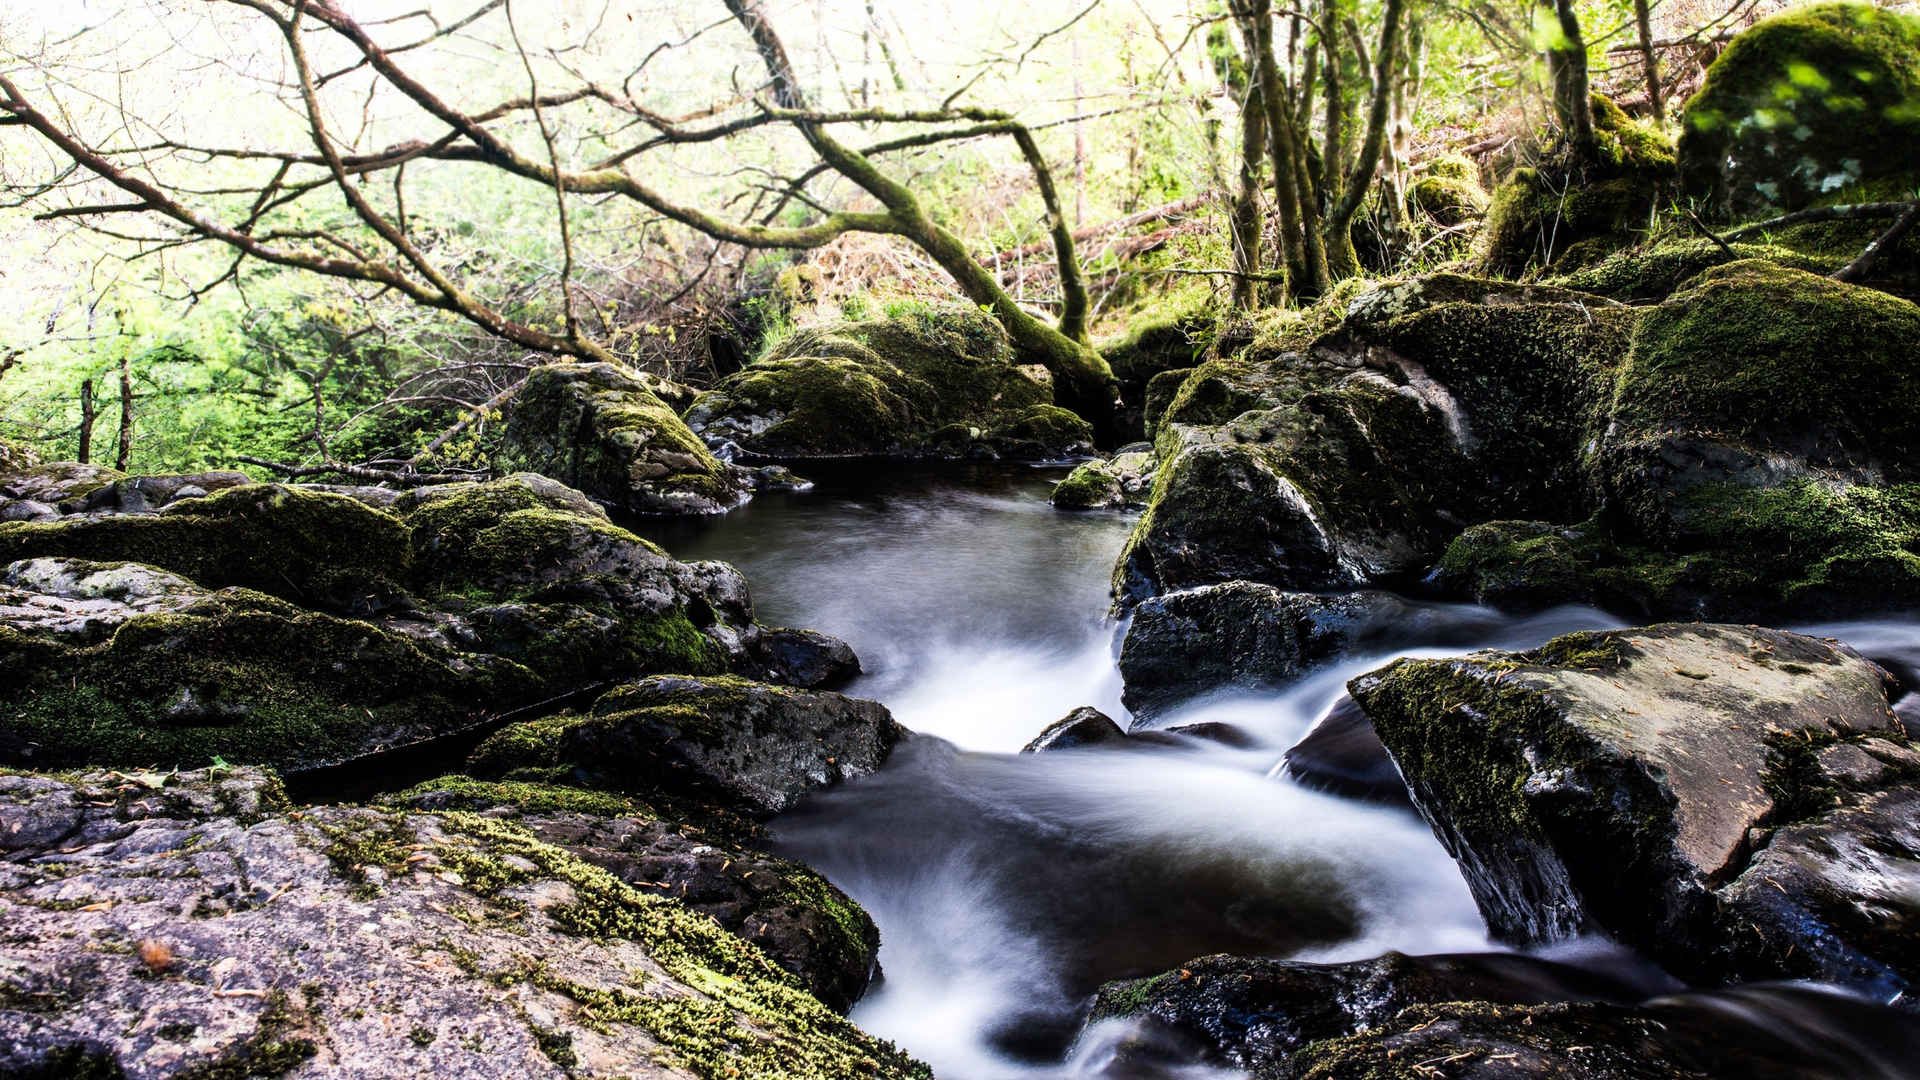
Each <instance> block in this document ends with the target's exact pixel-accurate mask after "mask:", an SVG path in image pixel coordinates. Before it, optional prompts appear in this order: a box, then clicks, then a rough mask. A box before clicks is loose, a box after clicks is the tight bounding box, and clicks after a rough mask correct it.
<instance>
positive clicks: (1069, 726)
mask: <svg viewBox="0 0 1920 1080" xmlns="http://www.w3.org/2000/svg"><path fill="white" fill-rule="evenodd" d="M1126 741H1127V733H1126V731H1124V730H1123V729H1122V728H1121V727H1120V725H1119V724H1118V723H1116V722H1115V721H1114V719H1113V717H1111V716H1108V715H1107V714H1106V713H1103V712H1101V711H1100V710H1099V709H1095V708H1092V707H1090V706H1086V705H1082V706H1081V707H1079V708H1077V709H1075V710H1073V711H1072V712H1070V713H1068V714H1067V715H1065V716H1063V717H1061V718H1060V719H1058V720H1055V721H1054V722H1053V723H1051V724H1048V725H1047V728H1046V730H1045V731H1042V732H1041V733H1040V734H1038V735H1035V736H1034V737H1033V741H1032V742H1029V743H1028V744H1027V745H1025V746H1023V747H1021V748H1020V752H1021V753H1023V754H1034V753H1039V752H1040V751H1042V750H1074V749H1078V748H1079V747H1083V746H1114V745H1118V744H1122V743H1125V742H1126Z"/></svg>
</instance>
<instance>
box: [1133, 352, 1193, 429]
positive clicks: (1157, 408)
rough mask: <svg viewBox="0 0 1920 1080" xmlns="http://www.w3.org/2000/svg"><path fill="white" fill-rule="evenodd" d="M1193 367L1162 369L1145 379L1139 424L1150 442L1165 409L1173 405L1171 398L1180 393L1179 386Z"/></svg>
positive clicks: (1164, 417) (1183, 383) (1184, 381)
mask: <svg viewBox="0 0 1920 1080" xmlns="http://www.w3.org/2000/svg"><path fill="white" fill-rule="evenodd" d="M1193 371H1194V369H1193V368H1173V369H1171V370H1168V371H1162V372H1160V373H1159V374H1157V375H1155V376H1154V377H1153V378H1151V379H1148V380H1147V390H1146V396H1145V398H1144V399H1143V400H1142V403H1141V407H1140V417H1141V426H1142V429H1143V431H1144V434H1145V435H1146V437H1147V440H1148V441H1149V442H1151V441H1152V440H1153V439H1154V437H1155V435H1156V434H1157V433H1158V432H1159V430H1160V422H1161V421H1162V420H1164V419H1166V415H1167V410H1168V409H1169V408H1171V407H1172V406H1173V399H1174V398H1176V397H1178V396H1179V395H1180V388H1181V387H1182V386H1184V385H1186V382H1187V378H1188V377H1189V376H1191V375H1192V374H1193Z"/></svg>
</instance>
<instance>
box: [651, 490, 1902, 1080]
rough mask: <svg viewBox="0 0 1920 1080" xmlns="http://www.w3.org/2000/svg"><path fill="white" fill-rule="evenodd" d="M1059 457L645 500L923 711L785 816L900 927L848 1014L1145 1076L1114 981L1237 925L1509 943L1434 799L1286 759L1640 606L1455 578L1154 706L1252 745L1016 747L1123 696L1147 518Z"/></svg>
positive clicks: (875, 1027)
mask: <svg viewBox="0 0 1920 1080" xmlns="http://www.w3.org/2000/svg"><path fill="white" fill-rule="evenodd" d="M1059 475H1060V473H1059V470H1037V469H1019V468H1007V467H977V468H953V469H948V470H940V471H934V472H928V471H926V470H919V471H915V472H900V473H894V474H882V475H880V476H877V477H876V476H875V475H874V471H873V469H872V467H871V466H865V467H863V469H862V470H861V472H860V474H859V476H858V479H857V480H854V479H851V478H849V479H847V480H840V479H837V478H836V477H834V476H833V475H832V474H831V473H827V474H823V475H817V476H816V479H817V480H818V481H819V487H818V488H817V489H816V490H814V491H812V492H810V493H806V494H779V495H763V496H761V497H759V498H757V499H756V500H755V501H754V502H753V503H752V504H750V505H749V506H747V507H745V508H743V509H741V510H737V511H734V512H733V513H732V514H729V515H727V516H726V517H724V518H719V519H714V520H710V521H675V522H656V523H652V524H650V525H649V527H648V532H649V533H650V534H651V535H652V536H653V537H654V538H655V539H658V540H660V541H661V542H662V543H663V544H664V545H665V546H667V547H668V549H669V550H671V551H672V552H673V554H674V555H676V556H677V557H679V558H682V559H707V558H714V559H724V560H726V561H728V562H731V563H733V564H734V565H736V566H738V567H739V568H740V569H741V570H742V571H743V572H744V573H745V574H746V575H747V577H748V580H749V581H750V583H751V584H752V587H753V595H754V599H755V603H756V607H757V609H758V613H759V617H760V619H761V621H763V622H765V623H768V624H770V625H793V626H807V627H812V628H814V629H818V630H822V631H825V632H828V633H831V634H836V635H838V636H840V637H843V638H845V639H846V640H847V641H849V642H850V643H852V645H853V646H854V648H855V650H856V651H857V652H858V653H859V655H860V657H861V660H862V663H863V665H864V667H865V672H866V673H865V674H864V675H862V676H861V677H860V679H859V680H858V681H857V682H855V683H854V684H853V685H852V686H851V687H849V688H848V689H847V692H848V693H850V694H853V695H856V696H860V697H869V698H873V699H876V700H878V701H881V702H883V703H885V704H886V705H887V706H888V707H889V708H890V709H891V710H892V711H893V713H894V715H895V716H896V717H897V718H898V719H899V720H900V721H901V722H902V723H903V724H905V725H906V726H907V727H908V728H910V729H911V730H913V731H914V732H915V733H916V735H917V737H916V738H914V739H912V740H910V741H909V742H907V743H905V744H903V745H902V747H901V748H900V749H899V750H897V751H896V752H895V754H894V756H893V759H892V760H891V762H890V763H889V764H888V765H887V767H886V768H885V769H884V770H882V771H881V772H880V773H879V774H878V775H875V776H872V777H868V778H864V779H862V780H859V781H856V782H853V783H850V784H846V785H843V786H841V787H839V788H837V789H834V790H831V791H828V792H825V793H823V794H820V795H817V796H815V797H814V798H812V799H810V800H809V801H808V802H807V803H806V804H804V805H803V806H802V807H801V808H800V809H799V810H797V811H795V812H794V813H792V814H790V815H788V816H786V817H785V818H783V819H781V820H780V821H778V822H776V823H775V826H774V831H775V836H776V840H777V843H778V845H779V847H780V849H781V851H782V852H783V853H784V854H787V855H790V856H792V857H795V858H798V859H801V860H803V861H805V862H807V863H809V864H811V865H813V866H814V867H816V868H818V869H819V870H821V871H822V872H823V873H825V874H826V875H827V876H828V877H829V878H830V879H831V880H833V881H834V883H835V884H837V885H839V886H840V887H841V888H842V889H844V890H845V891H846V892H848V893H849V894H850V895H852V896H853V897H854V898H855V899H856V900H858V901H859V902H860V903H861V904H862V905H863V906H864V907H865V908H866V909H867V911H869V912H870V913H871V914H872V916H873V918H874V920H875V922H876V923H878V924H879V927H880V931H881V936H882V947H881V952H880V962H881V966H882V969H883V972H884V977H883V979H882V980H881V981H880V982H878V983H877V984H876V985H875V987H874V988H873V990H871V991H870V992H869V994H868V996H867V997H866V998H865V999H864V1000H863V1001H862V1002H861V1003H860V1005H859V1006H858V1007H857V1008H856V1009H855V1011H854V1014H853V1015H854V1019H855V1020H856V1021H857V1022H858V1023H859V1024H860V1025H861V1026H862V1027H864V1028H865V1029H867V1030H869V1031H871V1032H873V1033H875V1034H877V1035H880V1036H882V1037H885V1038H889V1039H893V1040H895V1041H896V1042H898V1043H900V1044H902V1045H903V1046H904V1047H906V1048H907V1049H908V1050H910V1051H911V1052H912V1053H914V1054H915V1055H916V1056H918V1057H920V1058H922V1059H923V1060H926V1061H928V1062H929V1063H931V1064H932V1065H933V1066H934V1068H935V1071H936V1073H937V1074H938V1075H940V1076H942V1077H945V1078H949V1080H998V1078H1002V1077H1022V1076H1029V1077H1067V1076H1096V1075H1099V1076H1109V1075H1112V1076H1119V1075H1128V1076H1132V1075H1141V1073H1140V1072H1139V1071H1138V1069H1139V1067H1138V1066H1134V1065H1123V1064H1121V1062H1122V1061H1123V1058H1124V1055H1119V1054H1117V1053H1116V1049H1115V1047H1116V1045H1117V1044H1118V1043H1119V1042H1123V1041H1124V1039H1125V1032H1116V1031H1114V1030H1112V1029H1111V1028H1105V1029H1095V1030H1092V1031H1090V1032H1089V1033H1088V1035H1087V1036H1085V1037H1083V1038H1081V1039H1080V1041H1079V1044H1078V1045H1077V1046H1074V1045H1073V1037H1074V1033H1075V1032H1076V1031H1077V1030H1078V1028H1079V1024H1080V1018H1081V1016H1082V1014H1083V1012H1084V1009H1085V1006H1086V1004H1087V1001H1088V998H1089V996H1090V995H1091V993H1092V991H1093V990H1094V989H1096V988H1097V987H1098V986H1099V984H1100V983H1101V982H1103V981H1106V980H1108V979H1113V978H1120V977H1126V976H1133V975H1141V974H1149V973H1154V972H1158V971H1162V970H1166V969H1167V968H1170V967H1172V966H1174V965H1177V964H1179V963H1180V962H1182V961H1184V960H1187V959H1190V958H1192V957H1196V956H1201V955H1204V954H1207V953H1214V952H1235V953H1242V954H1250V955H1265V956H1286V957H1294V958H1299V959H1310V960H1347V959H1364V958H1367V957H1372V956H1376V955H1378V954H1379V953H1381V952H1383V951H1385V950H1388V949H1398V950H1401V951H1403V952H1409V953H1423V952H1461V951H1478V950H1487V949H1494V948H1498V946H1496V945H1494V944H1493V943H1491V942H1490V941H1489V940H1488V939H1487V936H1486V932H1485V928H1484V926H1483V924H1482V922H1481V920H1480V917H1479V915H1478V913H1477V912H1476V910H1475V908H1474V904H1473V901H1472V898H1471V897H1470V895H1469V894H1468V892H1467V889H1466V886H1465V884H1464V883H1463V882H1462V880H1461V878H1460V875H1459V873H1458V872H1457V870H1456V869H1455V867H1454V864H1453V861H1452V860H1451V859H1450V858H1449V857H1448V856H1447V855H1446V853H1445V852H1444V851H1443V850H1442V848H1441V847H1440V845H1439V843H1438V842H1437V841H1436V840H1435V839H1434V837H1433V835H1432V833H1431V831H1430V830H1429V829H1428V827H1427V826H1426V824H1425V823H1424V822H1423V821H1421V820H1420V819H1419V818H1418V817H1417V816H1416V815H1415V814H1414V813H1413V812H1412V811H1411V810H1407V809H1404V808H1397V807H1390V806H1382V805H1375V804H1369V803H1363V802H1357V801H1353V800H1349V799H1342V798H1337V797H1334V796H1331V795H1326V794H1322V793H1320V792H1316V791H1313V790H1309V789H1308V788H1305V787H1302V786H1300V785H1299V784H1297V783H1295V782H1293V781H1292V780H1290V779H1289V778H1287V777H1286V776H1285V775H1284V774H1283V773H1281V772H1280V771H1279V770H1278V769H1277V768H1276V766H1277V765H1278V763H1279V761H1280V757H1281V754H1282V753H1283V752H1284V751H1285V750H1286V749H1287V748H1288V747H1289V746H1291V745H1292V744H1293V743H1295V742H1297V741H1298V740H1299V739H1300V737H1301V736H1303V735H1304V734H1306V733H1307V732H1308V731H1309V730H1311V728H1312V727H1313V725H1314V724H1315V723H1316V722H1317V721H1318V720H1319V719H1320V718H1321V717H1323V716H1325V715H1326V713H1327V711H1328V710H1329V708H1330V707H1331V706H1332V705H1333V704H1334V702H1335V701H1336V700H1337V699H1338V698H1339V696H1340V695H1341V693H1342V690H1343V687H1344V684H1345V682H1346V681H1347V680H1348V679H1349V678H1352V677H1353V676H1354V675H1357V674H1360V673H1362V672H1365V671H1369V670H1372V669H1373V668H1375V667H1378V666H1380V665H1381V664H1382V663H1384V662H1385V661H1387V660H1388V659H1390V658H1391V657H1392V656H1396V655H1422V654H1425V655H1452V654H1456V653H1458V652H1461V651H1464V650H1465V649H1470V648H1481V647H1497V648H1525V647H1530V646H1533V645H1537V644H1539V643H1540V642H1543V641H1545V640H1547V639H1548V638H1551V637H1554V636H1556V635H1558V634H1562V633H1566V632H1568V631H1571V630H1576V629H1592V628H1598V627H1606V626H1617V625H1620V624H1619V622H1618V621H1617V620H1615V619H1613V618H1611V617H1609V616H1607V615H1605V614H1602V613H1600V612H1597V611H1593V610H1591V609H1582V608H1565V609H1558V610H1555V611H1552V612H1547V613H1545V614H1542V615H1538V616H1533V617H1528V618H1512V617H1505V616H1498V615H1495V614H1494V613H1492V612H1489V611H1487V610H1485V609H1482V608H1476V607H1471V606H1467V605H1445V606H1440V605H1436V606H1435V607H1434V608H1433V610H1432V611H1431V612H1429V613H1428V615H1429V617H1427V618H1423V619H1421V620H1419V625H1420V626H1421V627H1422V630H1421V633H1423V634H1425V635H1427V637H1426V639H1425V640H1415V639H1409V640H1406V641H1402V642H1396V643H1395V644H1394V646H1393V648H1392V649H1391V651H1388V652H1384V653H1380V654H1375V655H1369V656H1356V657H1351V658H1348V659H1346V660H1343V661H1342V662H1339V663H1337V664H1333V665H1330V666H1328V667H1326V668H1324V669H1322V670H1321V671H1319V672H1317V673H1315V674H1314V675H1312V676H1310V677H1308V678H1306V679H1304V680H1302V681H1300V682H1298V683H1296V684H1294V685H1292V686H1289V687H1287V688H1285V689H1284V690H1280V691H1274V692H1266V693H1236V694H1223V695H1218V696H1215V697H1213V698H1210V699H1206V700H1202V701H1198V702H1195V703H1192V704H1189V705H1187V706H1185V707H1183V708H1180V709H1178V710H1176V711H1173V712H1170V713H1168V714H1164V715H1160V716H1156V717H1155V718H1154V721H1155V722H1154V726H1156V727H1171V726H1176V725H1184V724H1192V723H1197V722H1201V721H1218V722H1223V723H1226V724H1231V725H1233V726H1234V727H1235V728H1237V729H1239V731H1240V732H1241V733H1242V735H1243V736H1244V738H1243V739H1242V740H1241V743H1242V745H1237V746H1228V745H1225V744H1223V743H1220V742H1215V741H1205V740H1199V739H1189V740H1185V741H1183V742H1180V743H1177V744H1175V745H1171V746H1167V745H1156V746H1152V747H1148V748H1140V749H1118V750H1109V749H1080V750H1074V751H1069V752H1050V753H1042V754H1019V753H1016V752H1017V751H1018V750H1019V749H1020V747H1021V746H1022V745H1024V744H1025V743H1026V742H1027V741H1028V740H1029V739H1031V738H1032V737H1033V736H1035V735H1036V734H1038V733H1039V732H1040V731H1041V730H1042V729H1043V728H1045V727H1046V726H1047V725H1048V724H1049V723H1051V722H1053V721H1054V720H1057V719H1059V718H1060V717H1061V716H1062V715H1064V714H1065V713H1067V712H1068V711H1069V710H1071V709H1072V708H1074V707H1076V706H1080V705H1093V706H1095V707H1097V708H1099V709H1101V710H1102V711H1105V712H1107V713H1108V714H1109V715H1111V716H1113V717H1115V718H1116V719H1117V720H1119V721H1120V722H1121V724H1122V725H1123V726H1124V725H1125V724H1126V723H1127V719H1128V717H1127V713H1126V711H1125V710H1124V709H1123V708H1122V707H1121V705H1120V688H1121V685H1120V678H1119V674H1118V671H1117V670H1116V667H1115V663H1114V656H1115V652H1116V649H1117V639H1116V633H1115V631H1116V627H1115V625H1114V624H1113V623H1112V622H1111V621H1110V620H1109V619H1108V618H1107V617H1106V607H1107V576H1108V573H1109V571H1110V568H1111V567H1112V565H1113V561H1114V557H1115V555H1116V554H1117V553H1118V552H1119V550H1120V546H1121V544H1122V542H1123V541H1124V539H1125V537H1126V534H1127V532H1128V530H1129V528H1130V527H1131V525H1132V518H1131V517H1130V516H1127V515H1122V514H1119V513H1094V514H1062V513H1059V512H1056V511H1054V510H1053V509H1052V508H1051V507H1049V506H1048V505H1047V502H1046V494H1047V490H1048V488H1049V486H1050V485H1051V483H1052V482H1053V480H1055V479H1057V478H1058V476H1059ZM1822 632H1824V633H1829V634H1835V635H1836V636H1850V639H1851V638H1852V636H1857V637H1864V638H1868V639H1871V640H1870V641H1863V642H1862V645H1863V647H1868V651H1869V654H1870V655H1888V656H1890V657H1891V658H1893V659H1895V660H1897V661H1901V662H1909V663H1912V664H1913V665H1914V666H1916V667H1920V647H1916V644H1915V643H1916V641H1920V634H1916V632H1915V627H1914V624H1912V623H1875V624H1852V625H1849V626H1844V627H1829V628H1822ZM1442 643H1443V645H1444V647H1441V644H1442ZM1869 646H1871V647H1869ZM1876 649H1877V650H1878V651H1877V652H1876V651H1875V650H1876ZM1582 950H1584V953H1583V958H1584V960H1585V962H1588V963H1592V964H1605V965H1607V966H1609V967H1610V969H1612V970H1615V971H1622V970H1624V971H1628V972H1631V973H1632V975H1633V977H1634V978H1636V979H1638V980H1640V984H1641V985H1644V986H1645V987H1646V988H1647V990H1648V992H1653V991H1655V990H1658V989H1662V988H1670V984H1663V983H1662V982H1661V980H1660V977H1659V976H1658V975H1657V973H1652V974H1650V973H1649V972H1647V971H1646V970H1645V969H1644V966H1641V965H1637V964H1636V963H1635V962H1633V961H1632V959H1631V958H1630V957H1624V956H1621V955H1620V954H1618V952H1617V951H1616V950H1610V949H1607V948H1606V947H1603V946H1599V945H1595V944H1588V945H1585V946H1579V945H1576V946H1575V947H1574V950H1573V951H1574V952H1575V953H1582ZM1723 1004H1724V1003H1720V1004H1716V1005H1715V1007H1723ZM1742 1007H1745V1006H1742ZM1069 1051H1071V1053H1070V1055H1069ZM1109 1067H1111V1070H1112V1071H1108V1070H1109ZM1152 1075H1156V1076H1171V1075H1180V1076H1205V1075H1212V1073H1211V1071H1210V1070H1207V1069H1204V1068H1201V1067H1199V1066H1190V1067H1174V1068H1171V1069H1167V1070H1161V1071H1157V1072H1154V1073H1152ZM1887 1075H1897V1070H1896V1071H1895V1072H1892V1073H1888V1074H1887Z"/></svg>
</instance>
